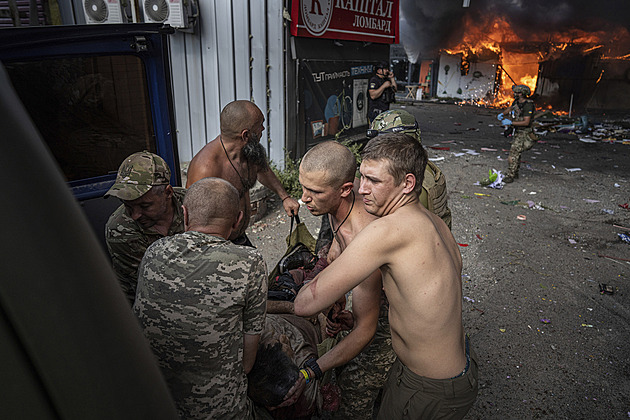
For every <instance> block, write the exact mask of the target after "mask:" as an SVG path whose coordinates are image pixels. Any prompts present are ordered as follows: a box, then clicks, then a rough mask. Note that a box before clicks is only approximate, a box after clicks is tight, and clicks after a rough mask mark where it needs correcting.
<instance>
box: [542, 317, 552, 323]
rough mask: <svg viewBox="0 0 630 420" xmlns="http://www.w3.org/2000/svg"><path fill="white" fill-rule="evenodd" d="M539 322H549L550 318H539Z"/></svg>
mask: <svg viewBox="0 0 630 420" xmlns="http://www.w3.org/2000/svg"><path fill="white" fill-rule="evenodd" d="M540 322H542V323H543V324H551V320H550V319H547V318H541V320H540Z"/></svg>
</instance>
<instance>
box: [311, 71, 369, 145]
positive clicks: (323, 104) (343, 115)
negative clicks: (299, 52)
mask: <svg viewBox="0 0 630 420" xmlns="http://www.w3.org/2000/svg"><path fill="white" fill-rule="evenodd" d="M373 73H374V66H373V65H371V64H367V65H366V64H363V63H362V62H352V61H308V60H304V61H302V62H301V63H300V75H301V77H300V92H301V98H300V106H301V107H302V108H303V113H304V117H305V124H306V127H305V134H306V142H307V144H312V142H313V140H315V141H319V140H326V139H330V138H333V137H334V136H335V135H337V134H341V133H344V132H345V133H347V132H348V130H350V129H354V128H358V127H364V128H365V129H366V130H367V96H366V95H367V85H368V80H369V78H370V77H371V76H372V74H373Z"/></svg>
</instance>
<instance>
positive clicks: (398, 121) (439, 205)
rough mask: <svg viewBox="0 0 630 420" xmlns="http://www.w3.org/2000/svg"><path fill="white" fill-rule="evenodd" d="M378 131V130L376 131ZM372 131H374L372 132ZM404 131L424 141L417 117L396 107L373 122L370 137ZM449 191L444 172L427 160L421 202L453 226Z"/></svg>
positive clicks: (449, 225)
mask: <svg viewBox="0 0 630 420" xmlns="http://www.w3.org/2000/svg"><path fill="white" fill-rule="evenodd" d="M374 131H376V132H374ZM370 132H372V133H370ZM399 132H403V133H406V134H409V135H410V136H411V137H414V138H415V139H416V140H418V142H420V143H422V138H421V137H420V127H418V123H417V121H416V118H415V117H414V116H413V115H411V114H410V113H409V112H407V111H404V110H400V109H394V110H391V111H387V112H383V113H382V114H380V115H378V116H377V117H376V119H374V121H373V122H372V125H371V127H370V130H369V131H368V137H375V136H376V135H378V134H384V133H399ZM447 200H448V192H447V190H446V178H445V177H444V174H443V173H442V171H441V170H440V168H438V167H437V165H436V164H435V163H433V162H427V167H426V168H425V170H424V180H423V181H422V192H421V193H420V202H421V203H422V205H423V206H424V207H425V208H426V209H427V210H429V211H430V212H432V213H435V214H437V215H438V216H439V217H440V218H441V219H442V220H444V223H446V225H447V226H448V227H449V229H450V228H451V222H452V218H451V209H450V208H449V207H448V201H447Z"/></svg>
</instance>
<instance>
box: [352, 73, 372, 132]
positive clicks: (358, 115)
mask: <svg viewBox="0 0 630 420" xmlns="http://www.w3.org/2000/svg"><path fill="white" fill-rule="evenodd" d="M368 81H369V79H367V78H366V79H354V86H353V89H352V92H353V97H352V98H353V99H352V101H353V103H354V108H353V113H352V123H353V124H354V125H356V126H357V127H358V126H361V125H367V123H368V121H367V94H368Z"/></svg>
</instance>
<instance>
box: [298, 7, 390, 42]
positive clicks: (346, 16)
mask: <svg viewBox="0 0 630 420" xmlns="http://www.w3.org/2000/svg"><path fill="white" fill-rule="evenodd" d="M398 2H399V0H294V1H293V7H292V8H291V35H293V36H302V37H311V38H329V39H347V40H349V41H364V42H377V43H381V44H397V43H398Z"/></svg>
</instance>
